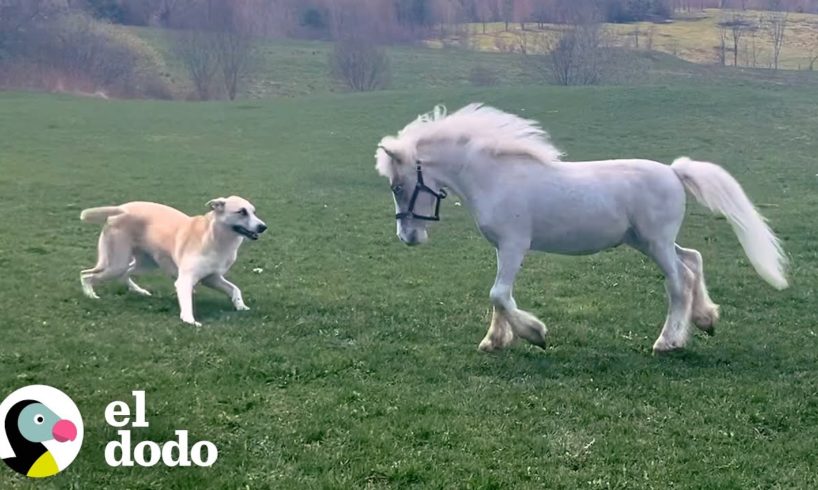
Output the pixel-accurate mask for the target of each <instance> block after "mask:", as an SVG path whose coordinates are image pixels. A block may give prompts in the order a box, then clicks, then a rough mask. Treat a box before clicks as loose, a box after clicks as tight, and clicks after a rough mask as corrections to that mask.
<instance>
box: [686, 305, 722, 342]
mask: <svg viewBox="0 0 818 490" xmlns="http://www.w3.org/2000/svg"><path fill="white" fill-rule="evenodd" d="M692 320H693V324H694V325H696V326H697V327H698V328H699V330H701V331H703V332H705V333H707V335H714V334H715V333H716V322H718V321H719V305H713V306H712V307H710V308H708V309H707V311H706V312H705V313H704V314H699V315H696V314H695V313H694V314H693V318H692Z"/></svg>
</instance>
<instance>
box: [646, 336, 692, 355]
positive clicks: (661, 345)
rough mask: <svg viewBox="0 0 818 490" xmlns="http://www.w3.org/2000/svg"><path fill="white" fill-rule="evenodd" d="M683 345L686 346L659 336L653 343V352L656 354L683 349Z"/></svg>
mask: <svg viewBox="0 0 818 490" xmlns="http://www.w3.org/2000/svg"><path fill="white" fill-rule="evenodd" d="M683 347H684V346H683V345H680V344H677V343H674V342H668V341H667V340H665V339H663V338H659V339H658V340H657V341H656V342H655V343H654V344H653V353H654V354H665V353H668V352H673V351H677V350H681V349H682V348H683Z"/></svg>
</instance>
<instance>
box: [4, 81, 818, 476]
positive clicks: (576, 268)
mask: <svg viewBox="0 0 818 490" xmlns="http://www.w3.org/2000/svg"><path fill="white" fill-rule="evenodd" d="M816 96H818V90H816V89H815V88H811V87H808V86H807V87H800V88H785V87H777V88H772V89H771V88H768V87H765V86H756V85H753V84H750V83H746V84H743V85H741V86H730V85H729V84H725V85H721V86H713V87H703V86H698V85H695V84H693V85H689V86H681V84H680V85H675V86H659V87H641V88H627V87H600V88H593V89H591V88H587V89H586V88H582V89H560V88H548V87H518V88H503V89H497V88H494V89H481V90H478V89H468V88H466V89H464V88H449V89H414V90H404V91H396V92H381V93H375V94H370V95H315V96H312V97H307V98H293V99H274V100H268V101H264V102H256V101H253V102H248V101H242V102H239V103H235V104H227V103H201V104H190V103H180V102H177V103H159V102H144V101H143V102H116V101H101V100H92V99H84V98H71V97H67V96H48V95H34V94H22V93H0V129H1V130H2V135H3V136H2V138H0V202H2V209H3V218H2V219H1V220H0V267H2V270H3V274H2V276H0V292H2V294H0V310H1V311H2V315H0V316H2V324H1V326H0V328H2V331H3V334H4V337H3V343H2V347H1V348H0V392H2V393H7V392H10V391H11V390H12V389H14V388H17V387H20V386H23V385H27V384H35V383H44V384H50V385H53V386H56V387H58V388H61V389H63V390H64V391H66V392H67V393H68V394H69V395H71V396H72V397H73V398H74V400H75V401H76V402H77V404H78V405H79V408H80V410H81V411H82V413H83V417H84V422H85V431H86V435H85V437H86V439H85V443H84V447H83V450H82V452H81V453H80V456H79V458H78V459H77V461H75V462H74V464H73V465H72V466H71V467H70V468H69V469H68V470H67V471H65V472H64V473H63V474H60V475H58V476H56V477H54V478H53V479H51V480H49V481H47V482H36V483H30V482H27V481H24V479H22V478H20V477H17V476H16V475H14V474H13V473H12V472H11V471H6V469H4V468H0V488H16V487H19V488H193V487H198V488H720V489H727V488H735V489H748V488H815V487H816V486H818V477H816V475H818V463H816V458H815V441H816V440H818V377H816V376H815V367H816V365H817V363H818V336H817V333H816V330H818V297H816V277H818V244H816V241H815V236H816V235H815V233H816V228H815V226H816V225H815V223H816V220H815V209H816V205H818V192H817V191H818V175H816V173H818V165H816V163H815V155H816V154H818V143H817V142H816V140H815V138H814V137H815V134H816V133H818V108H816V105H815V103H814V101H815V100H816ZM474 100H482V101H485V102H488V103H492V104H495V105H497V106H499V107H501V108H503V109H506V110H509V111H513V112H521V111H523V110H524V111H525V112H524V114H525V115H527V116H530V117H535V118H538V119H541V120H542V121H543V122H544V124H545V126H546V127H547V128H548V129H549V130H550V131H551V133H552V135H553V137H554V140H555V141H556V142H557V144H558V145H559V146H561V147H562V148H563V149H564V150H566V151H567V152H568V154H569V158H570V159H595V158H610V157H628V156H639V157H645V158H652V159H658V160H662V161H668V162H669V161H670V160H671V159H672V158H674V157H676V156H679V155H683V154H687V155H690V156H693V157H696V158H699V159H706V160H712V161H715V162H718V163H721V164H722V165H724V166H725V167H726V168H727V169H729V171H730V172H732V173H733V174H734V175H735V176H736V177H737V178H738V180H739V181H741V182H742V183H743V184H744V186H745V188H746V190H747V192H748V193H749V195H750V196H751V197H752V198H753V199H754V201H755V202H756V203H757V204H759V206H760V207H761V209H762V211H763V213H764V214H765V215H767V217H768V218H769V219H770V220H771V223H772V225H773V227H774V228H775V230H776V231H777V232H778V233H779V234H780V236H781V238H782V239H783V240H784V243H785V247H786V249H787V251H788V253H789V254H790V255H791V259H792V264H793V268H792V287H791V288H790V289H788V290H786V291H784V292H775V291H774V290H772V289H771V288H769V287H768V286H766V284H764V283H763V282H762V280H761V279H760V278H758V277H757V276H755V274H754V272H753V270H752V268H751V267H750V266H749V265H748V263H747V260H746V259H745V258H744V256H743V254H742V252H741V250H740V248H739V245H738V243H737V241H736V239H735V237H734V236H733V234H732V232H731V230H730V228H729V226H728V225H727V224H726V223H725V222H724V221H723V220H719V219H716V218H714V217H713V216H711V215H709V214H708V213H706V212H705V211H704V210H703V208H701V207H699V206H698V205H694V204H691V205H690V206H689V216H688V218H687V221H686V224H685V226H684V228H683V233H682V236H681V237H680V241H681V243H682V244H684V245H685V246H689V247H695V248H697V249H699V250H700V251H701V252H702V254H703V255H704V258H705V270H706V271H707V280H708V285H709V287H710V290H711V294H712V296H713V298H714V300H715V301H716V302H718V303H720V304H721V305H722V315H723V320H722V322H721V324H720V325H719V330H718V334H717V336H715V337H713V338H708V337H704V336H701V335H698V334H697V335H696V337H695V338H694V339H693V340H692V342H691V344H690V346H689V349H688V350H686V351H685V352H683V353H679V354H675V355H669V356H662V357H655V356H653V355H652V354H651V352H650V349H651V345H652V342H653V340H654V339H655V337H656V336H657V334H658V329H659V326H660V324H661V322H662V321H663V319H664V314H665V297H664V290H663V283H662V278H661V275H660V273H659V272H658V270H657V269H656V268H655V267H654V266H653V265H652V264H651V263H649V262H648V261H646V260H645V259H644V258H642V257H641V256H640V255H638V254H637V253H635V252H633V251H630V250H625V249H620V250H615V251H611V252H607V253H602V254H599V255H595V256H590V257H582V258H571V257H560V256H547V255H532V256H530V257H529V259H528V260H527V262H526V264H525V265H524V267H523V271H522V273H521V276H520V278H519V280H518V283H517V290H516V296H517V300H518V302H519V304H520V305H521V307H523V308H525V309H527V310H530V311H532V312H534V313H535V314H537V315H538V316H540V317H541V318H542V319H543V320H544V321H545V322H546V324H547V325H548V327H549V329H550V332H551V337H550V346H549V347H548V349H547V350H545V351H542V350H538V349H535V348H530V347H528V346H525V345H516V346H515V347H513V348H511V349H509V350H507V351H504V352H502V353H499V354H493V355H486V354H481V353H478V352H477V350H476V346H477V343H478V342H479V341H480V339H481V338H482V337H483V335H484V333H485V330H486V328H487V325H488V319H489V316H488V315H489V304H488V291H489V288H490V287H491V283H492V281H493V276H494V257H493V250H492V249H491V247H490V246H489V245H488V243H487V242H485V241H484V240H483V238H481V237H480V236H479V235H478V234H477V232H476V231H475V229H474V226H473V224H472V223H471V221H470V219H469V217H468V216H467V214H466V211H465V210H464V209H463V208H462V207H457V206H454V205H453V203H454V201H455V199H449V200H447V201H446V202H445V203H444V208H443V211H442V214H443V221H442V222H441V223H439V224H437V225H435V226H434V227H433V229H432V233H431V241H430V243H429V244H428V245H426V246H423V247H416V248H408V247H405V246H403V245H402V244H401V243H399V241H398V240H397V238H396V237H395V236H394V228H395V225H394V219H393V207H392V203H391V199H390V197H389V190H388V187H387V185H386V182H385V181H382V179H380V178H379V177H378V176H377V175H376V173H375V171H374V170H373V164H374V161H373V158H372V155H373V153H374V149H375V146H374V145H375V143H376V142H377V141H378V139H379V138H380V137H381V136H383V135H384V134H386V133H391V132H394V131H396V130H397V129H399V128H401V127H403V125H404V124H405V123H406V122H408V120H409V119H410V118H412V117H414V116H415V115H417V114H418V113H419V112H422V111H425V110H428V109H429V108H431V106H432V105H433V104H435V103H438V102H444V103H446V104H448V105H449V106H450V107H452V108H454V107H457V106H459V105H461V104H464V103H466V102H469V101H474ZM231 193H238V194H241V195H243V196H246V197H248V198H250V199H251V200H253V201H254V202H255V204H256V205H257V208H258V213H259V215H260V216H261V217H262V218H264V219H266V221H267V223H268V224H269V225H270V230H269V231H268V233H267V234H266V235H265V236H263V238H262V239H261V240H260V241H258V242H254V243H249V244H246V245H245V246H244V248H243V251H242V253H241V254H240V258H239V261H238V262H237V264H236V266H235V267H234V268H233V270H232V271H231V273H230V274H229V276H228V277H230V278H231V279H233V280H234V281H235V282H236V283H237V284H238V285H239V286H240V287H241V288H242V289H243V291H244V295H245V299H246V301H247V303H248V304H249V305H250V306H251V308H252V311H250V312H242V313H237V312H233V311H231V308H230V304H229V301H228V300H227V299H226V298H224V297H222V296H220V295H218V294H216V293H214V292H212V291H208V290H201V291H200V292H199V293H198V294H197V296H196V299H195V304H196V310H197V316H198V319H199V320H200V321H202V322H203V323H204V326H203V327H202V328H199V329H195V328H191V327H189V326H186V325H183V324H181V323H180V322H179V321H178V319H177V316H178V310H177V305H176V301H175V297H174V295H173V292H172V283H171V281H170V280H169V279H166V278H163V277H161V276H150V277H148V278H144V279H143V280H142V281H141V282H142V283H143V285H144V286H146V287H147V288H148V289H151V290H152V291H153V292H154V294H155V296H154V297H153V298H141V297H135V296H132V295H129V294H127V293H126V292H125V291H123V288H121V287H118V286H117V285H112V286H109V287H100V288H99V290H98V292H99V293H100V295H101V296H102V299H101V300H99V301H96V302H95V301H91V300H88V299H86V298H84V297H83V296H82V294H81V291H80V287H79V280H78V279H79V277H78V272H79V270H80V269H82V268H85V267H87V266H89V265H92V264H93V262H94V260H95V247H96V236H97V233H98V232H99V229H98V228H97V227H96V226H93V225H86V224H83V223H81V222H80V221H79V219H78V218H79V212H80V210H81V209H83V208H84V207H90V206H97V205H105V204H116V203H120V202H124V201H128V200H136V199H140V200H154V201H160V202H164V203H168V204H171V205H173V206H176V207H178V208H180V209H182V210H184V211H187V212H189V213H198V212H203V211H205V208H204V203H205V202H206V201H207V200H208V199H210V198H212V197H217V196H220V195H226V194H231ZM254 268H261V269H263V272H262V273H261V274H258V273H255V272H253V269H254ZM137 389H144V390H145V391H146V392H147V407H148V420H149V421H150V423H151V426H150V428H149V429H142V430H141V431H140V430H139V429H134V432H133V434H134V438H135V439H136V440H139V439H140V438H141V439H142V440H147V439H150V440H154V441H160V442H161V441H165V440H169V439H171V438H172V437H173V430H174V429H189V430H190V437H191V439H192V440H194V441H195V440H200V439H207V440H210V441H212V442H214V443H215V444H216V445H217V446H218V448H219V451H220V456H219V460H218V462H217V463H216V465H215V466H214V467H212V468H210V469H195V468H193V469H166V468H163V467H159V466H157V467H154V468H149V469H141V468H134V469H121V468H120V469H113V468H108V467H107V466H106V465H105V462H104V459H103V448H104V446H105V444H106V443H107V442H108V441H109V440H112V439H113V438H114V437H115V429H113V428H112V427H109V426H108V425H106V423H105V421H104V417H103V412H104V409H105V407H106V405H107V404H108V403H110V402H111V401H113V400H123V399H125V400H127V399H128V398H129V394H130V392H131V391H132V390H137Z"/></svg>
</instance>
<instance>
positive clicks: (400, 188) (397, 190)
mask: <svg viewBox="0 0 818 490" xmlns="http://www.w3.org/2000/svg"><path fill="white" fill-rule="evenodd" d="M401 192H403V186H402V185H400V184H397V185H393V186H392V193H393V194H395V195H396V196H399V195H400V194H401Z"/></svg>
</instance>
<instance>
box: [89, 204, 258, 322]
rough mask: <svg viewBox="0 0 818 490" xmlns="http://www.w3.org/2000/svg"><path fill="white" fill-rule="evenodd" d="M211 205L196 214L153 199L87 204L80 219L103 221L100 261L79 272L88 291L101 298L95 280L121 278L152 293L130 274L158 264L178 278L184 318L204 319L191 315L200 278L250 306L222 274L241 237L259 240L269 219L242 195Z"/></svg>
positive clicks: (239, 305) (132, 287) (136, 289)
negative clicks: (262, 219)
mask: <svg viewBox="0 0 818 490" xmlns="http://www.w3.org/2000/svg"><path fill="white" fill-rule="evenodd" d="M207 205H208V207H210V209H211V211H210V212H209V213H207V214H205V215H203V216H194V217H191V216H188V215H186V214H184V213H182V212H181V211H178V210H176V209H174V208H171V207H169V206H165V205H163V204H156V203H152V202H129V203H127V204H123V205H121V206H109V207H101V208H91V209H86V210H84V211H83V212H82V214H81V215H80V219H81V220H82V221H85V222H86V223H99V224H103V223H104V224H105V227H104V228H103V229H102V233H101V234H100V236H99V252H98V253H99V256H98V259H97V265H96V266H95V267H94V268H93V269H87V270H84V271H82V273H81V274H80V280H81V282H82V290H83V292H84V293H85V295H86V296H88V297H89V298H94V299H98V298H99V296H97V295H96V293H95V292H94V285H96V284H98V283H100V282H103V281H109V280H113V279H118V280H120V281H122V282H124V283H125V284H127V285H128V289H130V290H131V291H133V292H136V293H138V294H141V295H144V296H150V293H149V292H148V291H146V290H144V289H142V288H141V287H139V286H138V285H137V284H136V283H135V282H134V281H133V279H131V275H132V274H137V273H139V272H143V271H146V270H150V269H154V268H156V267H159V268H160V269H162V270H163V271H164V272H165V273H167V274H169V275H170V276H172V277H175V278H176V283H175V286H176V295H177V296H178V298H179V308H180V309H181V313H180V315H179V316H180V318H181V319H182V321H183V322H185V323H189V324H191V325H196V326H199V325H200V324H199V323H198V322H197V321H196V320H195V319H194V318H193V297H192V295H193V287H194V286H196V284H198V283H199V282H201V283H202V284H204V285H205V286H207V287H210V288H213V289H216V290H218V291H222V292H224V293H225V294H227V295H228V296H230V299H231V301H232V302H233V306H235V308H236V309H237V310H249V308H248V307H247V305H245V304H244V300H243V299H242V296H241V291H240V290H239V288H238V287H236V285H235V284H233V283H231V282H230V281H228V280H227V279H225V278H224V274H225V273H227V271H228V270H229V269H230V267H231V266H232V265H233V262H235V261H236V255H237V254H238V251H239V246H240V245H241V243H242V241H243V240H244V239H245V238H248V239H250V240H257V239H258V236H259V234H260V233H263V232H264V230H266V229H267V225H265V224H264V222H263V221H261V220H260V219H258V217H256V215H255V208H254V207H253V205H252V204H250V202H248V201H247V200H245V199H242V198H241V197H237V196H230V197H227V198H224V197H220V198H218V199H213V200H212V201H210V202H208V203H207Z"/></svg>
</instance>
